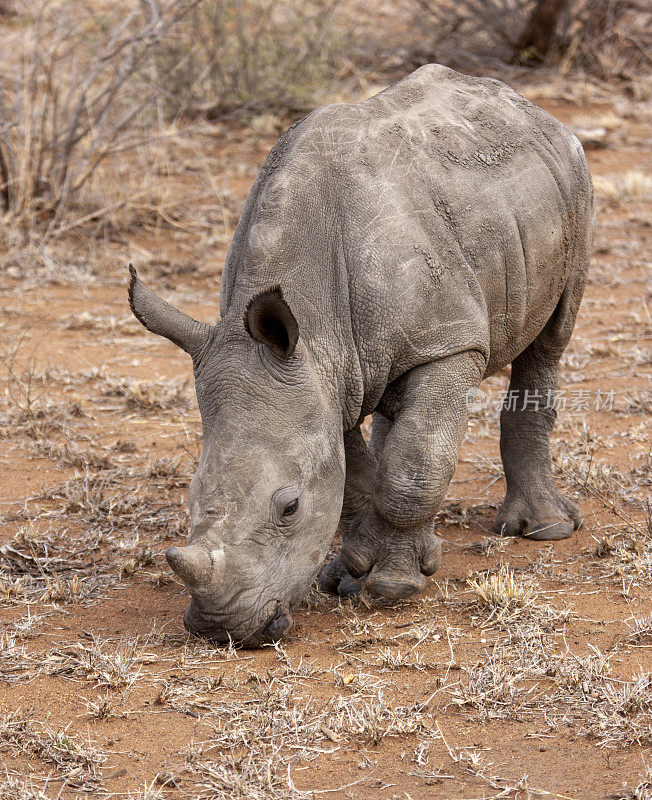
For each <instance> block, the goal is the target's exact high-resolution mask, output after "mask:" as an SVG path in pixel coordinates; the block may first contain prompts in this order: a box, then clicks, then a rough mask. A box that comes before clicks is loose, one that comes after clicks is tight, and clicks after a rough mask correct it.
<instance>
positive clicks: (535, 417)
mask: <svg viewBox="0 0 652 800" xmlns="http://www.w3.org/2000/svg"><path fill="white" fill-rule="evenodd" d="M582 288H583V284H582V285H581V286H580V287H579V290H578V289H577V286H576V287H575V288H574V291H573V289H571V288H567V289H566V291H565V292H564V294H563V295H562V298H561V300H560V301H559V304H558V305H557V308H556V310H555V312H554V314H553V315H552V317H551V318H550V320H549V321H548V323H547V324H546V326H545V328H544V329H543V331H542V332H541V333H540V334H539V336H538V337H537V338H536V339H535V340H534V342H532V344H531V345H530V346H529V347H528V348H527V349H526V350H524V351H523V352H522V353H521V354H520V355H519V356H518V358H516V359H515V360H514V361H513V362H512V376H511V380H510V384H509V393H508V395H507V398H506V400H505V404H504V406H503V409H502V411H501V414H500V453H501V456H502V461H503V467H504V470H505V478H506V480H507V493H506V495H505V501H504V502H503V504H502V506H501V508H500V510H499V512H498V516H497V518H496V523H495V525H494V531H495V532H496V533H498V534H499V535H502V536H523V537H527V538H528V539H535V540H548V541H550V540H556V539H566V538H568V537H569V536H570V535H571V534H572V533H573V531H574V530H575V529H577V528H579V527H580V525H581V524H582V516H581V514H580V511H579V509H578V507H577V506H576V505H575V504H574V503H573V502H571V501H570V500H568V499H567V498H565V497H563V495H562V494H561V493H560V492H559V491H558V490H557V488H556V486H555V483H554V480H553V477H552V468H551V463H550V435H551V433H552V429H553V426H554V424H555V419H556V417H557V412H556V410H555V405H556V404H555V399H556V391H557V374H558V369H559V359H560V358H561V355H562V353H563V351H564V349H565V347H566V345H567V343H568V340H569V338H570V334H571V332H572V329H573V325H574V322H575V316H576V313H577V307H578V305H579V300H580V298H581V289H582Z"/></svg>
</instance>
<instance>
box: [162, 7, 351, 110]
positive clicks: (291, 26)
mask: <svg viewBox="0 0 652 800" xmlns="http://www.w3.org/2000/svg"><path fill="white" fill-rule="evenodd" d="M339 5H340V0H244V2H243V1H242V0H202V2H200V3H199V4H198V5H197V6H196V8H194V9H193V11H192V13H191V14H189V15H188V17H187V18H186V19H185V21H184V24H183V26H182V27H183V29H182V32H181V35H179V36H177V37H175V38H173V39H170V40H169V41H168V42H167V43H166V46H165V48H163V50H162V51H161V54H160V58H159V67H160V69H161V71H162V75H164V76H165V80H164V81H162V85H163V84H164V90H165V98H166V102H167V108H168V112H169V113H170V114H172V115H189V116H197V115H199V116H205V117H207V118H210V119H216V118H218V117H222V116H225V115H227V114H233V113H234V112H239V113H241V112H243V111H245V112H258V113H260V112H261V111H267V110H273V111H274V113H275V114H278V113H290V114H293V113H304V112H305V111H307V110H310V109H311V108H313V107H314V106H315V105H317V104H318V103H319V99H320V98H322V97H323V95H324V93H325V92H327V90H328V89H329V88H331V87H332V86H333V84H334V82H335V80H336V77H337V76H336V73H337V71H338V69H341V68H342V65H343V63H344V60H345V59H344V52H345V49H346V42H347V37H346V34H345V32H344V25H343V24H342V23H341V22H340V21H339V13H338V12H339Z"/></svg>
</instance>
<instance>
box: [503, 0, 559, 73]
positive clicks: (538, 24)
mask: <svg viewBox="0 0 652 800" xmlns="http://www.w3.org/2000/svg"><path fill="white" fill-rule="evenodd" d="M566 1H567V0H537V3H536V5H535V6H534V10H533V11H532V14H531V16H530V19H529V20H528V21H527V24H526V26H525V28H524V30H523V32H522V33H521V35H520V36H519V37H518V39H517V40H516V44H515V45H514V48H515V51H514V57H515V58H518V57H519V55H520V54H521V53H522V52H523V51H524V50H529V51H530V52H531V54H532V56H534V58H537V59H543V58H544V57H545V56H546V55H547V53H548V50H550V45H551V44H552V38H553V36H554V34H555V29H556V28H557V21H558V19H559V15H560V14H561V12H562V11H563V10H564V6H565V5H566Z"/></svg>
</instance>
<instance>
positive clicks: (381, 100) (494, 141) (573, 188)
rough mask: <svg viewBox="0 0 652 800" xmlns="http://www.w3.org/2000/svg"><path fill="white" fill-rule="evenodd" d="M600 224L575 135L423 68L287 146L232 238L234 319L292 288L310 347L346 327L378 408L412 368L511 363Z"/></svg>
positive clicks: (291, 134) (521, 102)
mask: <svg viewBox="0 0 652 800" xmlns="http://www.w3.org/2000/svg"><path fill="white" fill-rule="evenodd" d="M592 215H593V194H592V188H591V182H590V177H589V174H588V170H587V167H586V163H585V160H584V155H583V152H582V149H581V146H580V144H579V142H578V141H577V139H576V138H575V137H574V136H573V134H572V133H571V132H570V131H569V130H568V129H566V128H565V127H564V126H563V125H562V124H561V123H559V122H558V121H557V120H555V119H554V118H553V117H552V116H550V115H549V114H547V113H546V112H544V111H542V110H541V109H539V108H537V107H536V106H534V105H533V104H532V103H530V102H529V101H527V100H526V99H524V98H523V97H521V96H520V95H518V94H517V93H516V92H514V91H513V90H511V89H510V88H509V87H507V86H505V85H504V84H502V83H500V82H499V81H494V80H488V79H481V78H474V77H469V76H465V75H461V74H460V73H457V72H454V71H453V70H450V69H447V68H445V67H441V66H439V65H427V66H425V67H422V68H421V69H419V70H417V71H416V72H415V73H413V74H412V75H410V76H408V77H407V78H405V79H403V80H402V81H400V82H399V83H397V84H395V85H394V86H391V87H389V88H388V89H386V90H385V91H383V92H381V93H380V94H378V95H375V96H374V97H372V98H370V99H368V100H366V101H364V102H362V103H358V104H337V105H332V106H326V107H324V108H321V109H318V110H317V111H315V112H313V113H312V114H310V115H309V116H308V117H306V118H305V119H304V120H302V121H301V122H300V123H298V124H297V125H295V126H293V128H291V129H290V130H289V131H287V132H286V133H285V134H284V136H283V137H281V139H280V140H279V142H278V143H277V145H276V146H275V147H274V149H273V150H272V152H271V153H270V156H269V157H268V159H267V161H266V162H265V165H264V166H263V168H262V170H261V172H260V175H259V176H258V178H257V181H256V183H255V184H254V187H253V188H252V192H251V194H250V197H249V199H248V201H247V205H246V207H245V212H244V213H243V217H242V219H241V222H240V224H239V226H238V230H237V231H236V235H235V236H234V241H233V243H232V247H231V250H230V253H229V258H228V259H227V267H226V269H225V279H224V283H223V313H224V312H225V311H226V309H227V308H228V307H229V305H230V304H231V302H233V298H235V297H237V296H238V294H240V295H242V298H243V299H242V300H241V301H240V303H241V302H243V301H244V297H245V296H246V295H247V293H248V292H250V291H251V290H252V289H253V288H258V287H260V286H261V285H263V284H265V283H267V284H269V283H272V282H273V283H281V284H282V285H283V287H284V291H286V287H287V291H288V292H289V293H290V294H294V295H295V300H296V304H298V305H299V315H302V316H303V317H304V319H303V320H302V319H300V320H299V321H300V324H301V323H302V322H303V327H304V329H306V330H308V331H309V332H310V334H311V335H312V336H314V337H317V338H318V339H319V338H320V337H321V339H324V338H328V334H327V333H326V332H325V327H324V326H328V325H331V326H332V325H335V326H336V328H337V337H336V339H337V338H338V337H339V340H340V341H343V343H344V345H345V346H346V345H352V346H354V347H355V348H356V350H357V354H358V356H359V362H360V369H361V373H362V381H363V384H364V394H365V397H366V398H367V402H366V403H365V405H367V406H369V407H375V403H376V402H377V401H378V399H379V397H380V394H382V391H384V388H385V387H386V386H387V385H388V384H389V383H391V382H392V381H393V380H395V379H396V378H397V377H399V376H400V375H401V374H402V373H404V372H405V371H407V370H408V369H410V368H412V367H413V366H416V365H417V364H420V363H425V362H427V361H429V360H432V359H435V358H439V357H442V356H445V355H449V354H451V353H454V352H459V351H460V350H468V349H475V350H478V351H479V352H480V353H481V354H482V355H483V357H484V358H485V359H486V360H487V361H488V364H489V365H488V370H487V371H488V372H491V371H494V370H495V369H499V368H500V367H501V366H502V365H503V364H505V363H508V362H509V361H511V359H512V358H513V357H514V356H515V355H517V354H518V353H519V352H521V350H523V349H524V348H525V347H526V346H527V344H529V342H531V341H532V340H533V339H534V337H535V336H536V335H537V333H538V332H539V331H540V330H541V329H542V327H543V325H544V324H545V322H546V321H547V319H548V318H549V316H550V314H551V313H552V311H553V310H554V308H555V306H556V304H557V302H558V300H559V297H560V295H561V292H562V291H563V289H564V286H565V284H566V282H567V279H568V275H569V272H570V271H571V270H572V269H575V268H578V269H583V268H585V267H586V262H587V261H588V248H589V247H590V230H591V222H592ZM238 290H240V291H238ZM332 341H333V340H332V339H331V342H332Z"/></svg>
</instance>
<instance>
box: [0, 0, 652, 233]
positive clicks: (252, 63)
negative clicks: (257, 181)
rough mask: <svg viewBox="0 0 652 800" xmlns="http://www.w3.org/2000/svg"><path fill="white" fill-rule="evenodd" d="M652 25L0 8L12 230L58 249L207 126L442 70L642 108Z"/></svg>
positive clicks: (304, 0) (534, 1) (633, 19)
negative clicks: (555, 84) (587, 88)
mask: <svg viewBox="0 0 652 800" xmlns="http://www.w3.org/2000/svg"><path fill="white" fill-rule="evenodd" d="M650 17H651V15H650V10H649V5H648V3H647V2H645V0H404V2H401V3H389V2H365V1H364V0H348V1H347V0H140V2H127V0H115V1H114V2H107V0H94V2H78V1H77V0H69V1H68V2H61V1H60V0H50V2H47V0H46V2H43V0H1V2H0V29H1V31H2V41H3V47H2V49H1V52H0V215H1V218H2V220H3V228H4V229H5V231H6V230H7V226H11V227H12V230H21V231H22V232H23V234H24V235H25V236H30V235H32V234H33V232H34V231H37V232H38V235H39V236H40V237H41V241H46V240H47V239H49V238H51V237H56V236H59V235H61V234H63V233H65V232H67V231H69V230H71V228H74V227H76V226H78V225H79V224H81V223H82V222H84V221H85V220H87V219H93V218H99V217H100V216H101V215H102V214H107V213H109V212H110V213H114V212H115V211H116V209H118V208H119V207H121V206H124V205H126V204H127V199H126V198H129V202H130V203H131V205H132V207H133V206H134V197H135V196H136V195H138V196H141V195H142V196H145V195H147V194H148V180H149V179H150V177H151V176H153V175H157V174H161V172H165V171H166V170H169V169H170V161H171V159H172V156H171V154H170V151H169V150H166V147H165V143H166V142H167V141H169V140H171V139H175V138H177V139H178V137H183V136H189V135H190V134H192V132H193V131H194V130H196V129H197V126H198V125H201V124H203V123H210V122H216V121H222V122H225V121H228V122H230V124H232V125H245V126H249V128H250V129H251V130H253V131H254V132H256V131H258V132H259V133H261V134H271V133H274V134H277V133H279V132H280V131H281V130H282V129H283V128H284V127H286V126H287V125H288V124H290V123H291V122H292V121H293V120H294V119H296V118H298V117H299V116H301V115H303V114H305V113H307V112H308V111H310V109H312V108H314V107H315V106H317V105H320V104H323V103H325V102H330V101H333V100H341V99H344V100H346V99H359V98H360V97H362V96H366V95H368V94H371V93H373V91H374V90H376V89H378V88H381V87H382V86H384V85H387V84H389V83H391V82H392V81H394V80H396V79H398V78H400V77H401V76H402V75H404V74H406V73H408V72H410V71H412V70H413V69H415V68H416V67H418V66H420V65H421V64H424V63H427V62H430V61H438V62H440V63H445V64H448V65H450V66H452V67H454V68H458V69H462V70H465V71H467V72H473V73H476V74H490V75H492V76H494V77H499V78H503V79H505V80H514V79H515V76H516V78H518V76H519V75H520V76H522V75H523V74H525V73H527V74H531V73H532V74H533V73H535V72H536V73H537V74H540V75H541V76H542V80H551V79H553V78H555V77H558V76H572V77H573V78H574V79H576V80H578V81H584V82H587V81H589V82H603V83H617V84H618V85H619V87H620V88H619V90H620V91H623V90H624V91H626V92H629V93H630V94H632V95H633V96H635V97H636V96H640V97H643V96H644V95H645V92H646V91H647V88H646V87H647V86H648V82H647V78H648V76H649V68H650V49H649V46H650V22H651V19H650ZM107 165H110V166H111V175H113V177H114V179H115V176H116V175H118V176H119V175H120V171H121V170H122V173H123V174H124V175H125V181H126V183H124V182H119V183H118V185H117V186H115V187H114V188H113V191H110V190H109V189H108V185H107V181H108V178H107V175H108V174H109V172H108V171H107ZM133 174H138V175H139V176H140V177H139V182H138V187H137V189H135V188H134V187H133V186H132V187H131V193H129V192H126V186H127V184H128V183H129V176H130V175H133ZM139 193H140V194H139ZM159 202H162V201H161V198H159Z"/></svg>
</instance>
